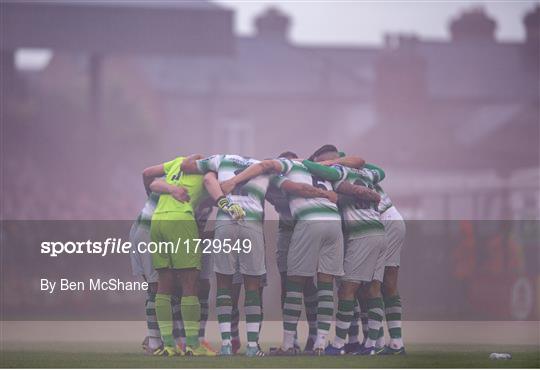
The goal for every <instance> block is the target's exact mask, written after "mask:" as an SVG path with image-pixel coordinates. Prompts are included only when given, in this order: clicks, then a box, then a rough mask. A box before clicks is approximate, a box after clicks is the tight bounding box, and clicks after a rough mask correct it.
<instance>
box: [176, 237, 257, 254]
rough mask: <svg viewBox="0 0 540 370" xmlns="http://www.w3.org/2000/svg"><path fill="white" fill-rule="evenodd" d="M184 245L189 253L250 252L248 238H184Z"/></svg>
mask: <svg viewBox="0 0 540 370" xmlns="http://www.w3.org/2000/svg"><path fill="white" fill-rule="evenodd" d="M184 247H185V248H186V252H187V253H188V254H189V253H202V254H211V253H246V254H248V253H251V240H250V239H236V240H234V241H233V240H232V239H186V240H184Z"/></svg>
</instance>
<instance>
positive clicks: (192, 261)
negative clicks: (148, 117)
mask: <svg viewBox="0 0 540 370" xmlns="http://www.w3.org/2000/svg"><path fill="white" fill-rule="evenodd" d="M191 158H201V156H199V155H194V156H191ZM185 159H186V157H177V158H175V159H173V160H171V161H169V162H165V163H163V164H158V165H155V166H152V167H148V168H146V169H145V170H144V172H143V180H144V184H145V188H146V191H147V192H155V193H159V194H161V196H160V198H159V202H158V204H157V206H156V209H155V211H154V215H153V216H152V223H151V229H150V235H151V239H152V241H153V242H156V243H160V242H168V243H169V244H171V243H172V244H171V245H178V246H179V247H178V248H169V247H168V248H161V250H157V251H156V252H155V253H153V254H152V263H153V266H154V268H155V269H156V270H157V271H158V291H157V294H156V316H157V320H158V325H159V329H160V332H161V335H162V337H163V346H162V347H160V348H158V349H156V350H155V351H154V355H158V356H177V355H188V356H215V355H216V353H215V352H212V351H211V350H209V349H208V348H207V347H205V346H201V345H200V343H199V337H198V334H199V322H200V316H201V309H200V304H199V299H198V297H197V292H198V280H199V271H200V268H201V254H200V250H198V251H194V250H193V248H191V250H188V249H187V248H186V247H185V244H184V242H185V241H188V242H189V240H193V239H197V238H199V232H198V229H197V223H196V221H195V217H194V215H195V211H194V210H195V209H196V208H197V205H198V204H199V202H200V201H201V199H202V198H203V197H205V196H207V194H206V191H205V189H204V185H203V176H201V175H196V174H187V173H184V172H183V171H182V162H184V160H185ZM162 176H165V182H163V181H154V179H156V178H158V177H162ZM218 207H220V208H221V209H223V210H224V211H225V212H227V213H229V214H231V217H234V218H241V217H243V211H242V209H241V208H240V207H238V206H237V205H233V204H230V203H229V202H227V201H226V199H225V200H221V202H220V203H219V204H218ZM178 241H180V242H178ZM177 242H178V244H177ZM191 245H194V243H193V242H192V243H191ZM177 287H180V288H181V291H182V300H181V304H180V309H181V312H182V317H183V320H184V327H185V332H186V348H185V352H184V351H182V350H181V349H180V348H178V347H177V346H176V343H175V341H174V337H173V335H172V329H173V323H172V312H171V295H172V293H173V292H174V291H175V288H177Z"/></svg>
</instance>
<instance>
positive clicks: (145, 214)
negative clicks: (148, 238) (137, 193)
mask: <svg viewBox="0 0 540 370" xmlns="http://www.w3.org/2000/svg"><path fill="white" fill-rule="evenodd" d="M158 200H159V194H157V193H150V195H149V196H148V199H147V200H146V202H145V203H144V207H143V209H142V210H141V213H139V216H138V217H137V220H136V221H135V223H136V224H137V226H139V227H144V228H147V229H148V230H150V224H151V222H152V216H153V215H154V211H155V210H156V206H157V203H158Z"/></svg>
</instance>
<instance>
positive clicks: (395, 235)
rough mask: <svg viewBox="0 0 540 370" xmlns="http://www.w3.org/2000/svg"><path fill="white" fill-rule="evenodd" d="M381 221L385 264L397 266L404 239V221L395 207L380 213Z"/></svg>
mask: <svg viewBox="0 0 540 370" xmlns="http://www.w3.org/2000/svg"><path fill="white" fill-rule="evenodd" d="M381 221H382V223H383V224H384V230H385V236H386V242H387V244H388V245H387V247H386V255H385V259H384V265H385V266H399V263H400V256H401V249H402V248H403V241H404V240H405V233H406V229H405V221H403V217H402V216H401V214H400V213H399V212H398V210H397V209H396V207H393V206H392V207H390V208H388V209H387V210H386V211H385V212H384V213H383V214H381Z"/></svg>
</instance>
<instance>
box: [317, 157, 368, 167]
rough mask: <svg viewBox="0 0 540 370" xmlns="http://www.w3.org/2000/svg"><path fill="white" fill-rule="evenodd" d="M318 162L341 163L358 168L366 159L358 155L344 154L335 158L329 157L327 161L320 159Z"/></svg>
mask: <svg viewBox="0 0 540 370" xmlns="http://www.w3.org/2000/svg"><path fill="white" fill-rule="evenodd" d="M319 163H320V164H322V165H325V166H334V165H341V166H345V167H349V168H357V169H358V168H362V167H363V166H364V165H365V164H366V161H365V160H364V159H363V158H361V157H358V156H345V157H340V158H336V159H329V160H327V161H322V162H319Z"/></svg>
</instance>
